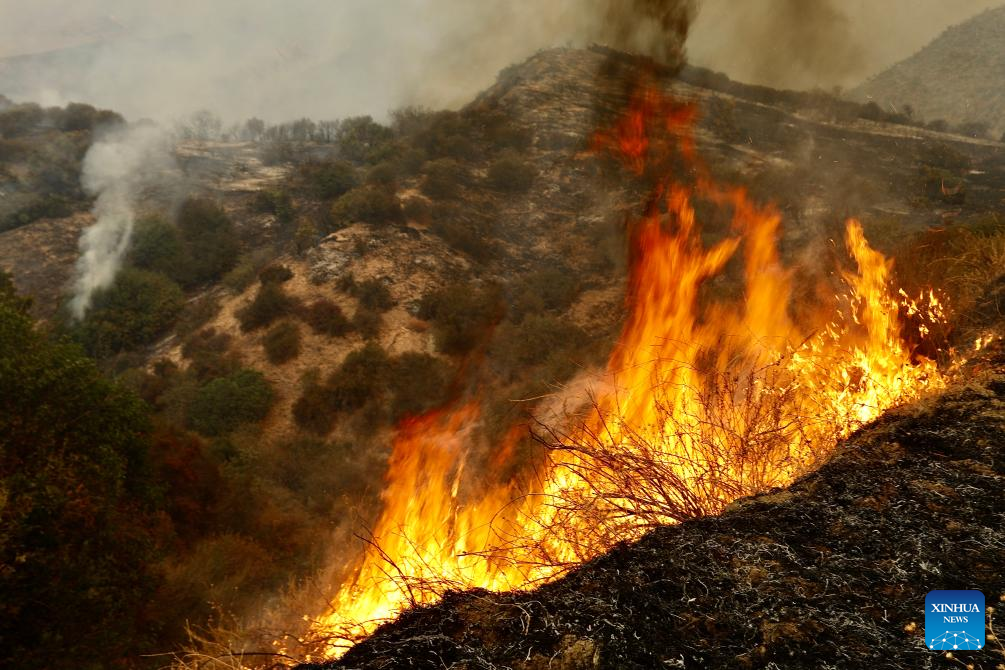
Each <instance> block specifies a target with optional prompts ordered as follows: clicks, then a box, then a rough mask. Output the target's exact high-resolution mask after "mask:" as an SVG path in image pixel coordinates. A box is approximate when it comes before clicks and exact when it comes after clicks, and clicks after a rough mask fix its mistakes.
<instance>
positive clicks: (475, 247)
mask: <svg viewBox="0 0 1005 670" xmlns="http://www.w3.org/2000/svg"><path fill="white" fill-rule="evenodd" d="M431 216H432V223H431V224H430V230H432V231H433V232H434V233H436V234H437V235H438V236H439V237H441V238H442V239H443V241H444V242H446V243H447V244H448V245H449V246H450V247H451V248H453V249H456V250H457V251H460V252H463V253H465V254H467V255H468V256H471V258H473V259H475V260H476V261H478V262H479V263H485V262H488V261H489V260H491V259H492V258H493V257H494V256H495V255H496V253H497V242H496V241H495V240H493V239H492V238H491V237H490V236H489V234H488V231H487V230H486V228H487V226H481V227H480V226H479V223H482V224H484V223H486V222H485V221H484V220H482V221H479V220H478V219H476V218H474V217H472V216H469V215H468V213H467V212H464V211H463V210H462V208H460V207H458V206H456V205H454V204H453V203H442V202H438V203H436V204H435V205H434V206H433V209H432V214H431Z"/></svg>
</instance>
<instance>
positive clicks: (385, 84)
mask: <svg viewBox="0 0 1005 670" xmlns="http://www.w3.org/2000/svg"><path fill="white" fill-rule="evenodd" d="M605 1H606V2H610V1H611V0H551V1H550V2H546V1H544V0H286V1H284V2H280V1H278V0H276V1H274V2H267V1H264V0H173V1H172V2H170V3H165V2H163V1H162V0H158V1H157V2H152V1H149V0H73V1H71V0H62V1H60V0H32V1H31V2H26V1H25V0H0V56H2V55H8V56H9V55H17V54H24V53H39V52H45V51H49V50H53V49H58V48H63V47H68V46H74V45H84V44H94V43H98V44H100V45H101V46H100V47H99V48H94V49H87V50H83V51H80V52H75V53H74V54H73V55H72V56H71V57H69V58H66V59H65V61H61V62H59V63H58V64H57V66H56V68H55V72H56V75H53V74H52V73H53V71H54V70H53V69H52V68H50V69H48V70H45V71H44V72H45V74H44V75H43V74H39V71H37V70H25V68H24V67H21V68H20V69H14V70H12V69H11V67H10V66H7V69H6V70H5V69H4V66H3V65H2V64H0V93H4V92H6V93H8V95H10V94H11V93H13V94H14V96H15V97H17V98H19V99H25V98H32V99H36V100H38V101H40V102H43V103H45V104H62V103H64V102H66V101H68V100H71V99H75V100H86V101H88V102H93V103H94V104H98V105H102V106H106V107H112V108H114V109H116V110H119V111H121V112H123V113H125V114H126V115H127V116H129V117H130V118H138V117H142V116H151V117H159V118H165V117H170V116H175V115H181V114H184V113H186V112H189V111H192V110H194V109H196V108H201V107H206V108H210V109H213V110H214V111H217V112H219V113H221V114H223V115H224V116H226V117H228V118H230V119H235V120H236V119H243V118H246V117H248V116H252V115H256V116H261V117H264V118H266V119H268V120H271V121H276V120H284V119H289V118H294V117H297V116H305V115H306V116H311V117H314V118H334V117H339V116H344V115H347V114H357V113H371V114H374V115H375V116H380V115H382V114H383V113H384V112H386V110H387V109H389V108H392V107H395V106H398V105H401V104H408V103H421V104H426V105H430V106H448V105H456V104H459V103H462V102H464V101H465V100H468V99H470V96H471V95H473V94H474V93H475V92H477V91H478V90H480V89H482V88H484V87H485V86H487V85H489V84H491V82H492V81H493V80H494V77H495V75H496V73H497V72H498V70H499V69H500V68H502V67H505V66H506V65H509V64H510V63H512V62H514V61H517V60H520V59H522V58H524V57H526V56H527V55H529V54H530V53H532V52H533V51H534V50H536V49H538V48H542V47H548V46H556V45H563V44H581V43H584V42H587V41H589V40H591V39H596V35H597V30H598V26H597V25H596V23H597V14H598V11H597V7H598V6H600V5H601V4H602V3H603V2H605ZM666 1H667V2H682V1H684V0H666ZM614 2H615V3H617V2H624V0H614ZM1001 3H1002V0H952V1H951V2H950V1H947V0H881V1H879V0H830V1H829V2H828V1H826V0H740V1H737V0H704V1H703V2H699V4H698V6H699V10H698V13H697V16H696V19H695V20H694V23H693V25H692V30H691V35H690V37H689V40H688V44H687V50H688V53H689V56H690V58H691V60H692V61H693V62H695V63H697V64H701V65H706V66H709V67H712V68H715V69H719V70H723V71H725V72H726V73H728V74H729V75H730V76H732V77H734V78H736V79H740V80H745V81H754V82H757V83H766V84H770V85H776V86H788V87H809V86H824V87H831V86H834V85H842V86H846V87H847V86H850V85H854V84H855V83H857V82H858V81H861V80H862V79H863V78H865V77H866V76H868V75H870V74H873V73H875V72H877V71H879V70H880V69H882V68H884V67H886V66H887V65H890V64H891V63H893V62H895V61H897V60H899V59H901V58H904V57H907V56H909V55H911V54H912V53H914V52H915V51H916V50H917V49H919V48H920V47H922V46H923V45H924V44H925V43H927V42H928V41H929V40H931V39H932V38H933V37H935V36H936V35H937V34H938V33H939V32H941V31H942V30H943V29H944V28H945V27H947V26H948V25H951V24H952V23H956V22H959V21H961V20H964V19H966V18H968V17H969V16H971V15H973V14H975V13H977V12H979V11H981V10H983V9H985V8H987V7H990V6H995V5H998V4H1001Z"/></svg>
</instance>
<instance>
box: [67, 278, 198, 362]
mask: <svg viewBox="0 0 1005 670" xmlns="http://www.w3.org/2000/svg"><path fill="white" fill-rule="evenodd" d="M184 304H185V296H184V294H183V293H182V291H181V289H180V288H179V287H178V285H177V284H175V283H174V282H173V281H171V280H170V279H168V278H167V277H165V276H164V275H161V274H157V273H155V272H147V271H146V270H137V269H135V268H125V269H123V270H122V271H121V272H119V275H118V277H116V279H115V282H114V283H113V284H112V285H111V286H109V287H108V288H105V289H101V290H99V291H96V292H95V294H94V299H93V302H92V304H91V309H90V310H89V311H88V312H87V314H86V315H85V317H84V319H83V321H81V322H80V323H77V324H74V325H73V326H72V327H71V329H72V332H73V333H74V336H75V337H76V339H77V340H78V341H79V342H80V343H81V344H82V345H83V346H84V348H85V349H86V350H87V351H88V353H90V354H91V355H92V356H94V357H96V358H104V357H107V356H110V355H112V354H117V353H120V352H123V351H127V350H129V349H133V348H135V347H138V346H141V345H144V344H149V343H151V342H153V341H154V340H155V339H157V338H158V337H160V336H161V335H163V334H164V333H165V332H166V331H167V330H168V329H169V328H170V327H171V325H172V324H173V323H174V320H175V318H176V317H177V316H178V314H179V313H180V312H181V310H182V307H183V306H184Z"/></svg>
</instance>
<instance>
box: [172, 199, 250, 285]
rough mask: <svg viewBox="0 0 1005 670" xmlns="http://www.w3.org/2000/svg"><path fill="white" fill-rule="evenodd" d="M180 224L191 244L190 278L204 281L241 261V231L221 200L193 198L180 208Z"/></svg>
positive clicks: (189, 281)
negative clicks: (218, 202) (239, 244)
mask: <svg viewBox="0 0 1005 670" xmlns="http://www.w3.org/2000/svg"><path fill="white" fill-rule="evenodd" d="M178 228H179V229H180V231H181V236H182V239H183V240H184V242H185V245H186V247H188V252H189V254H188V255H189V259H190V266H189V273H188V277H187V279H188V281H187V282H186V283H190V284H201V283H204V282H208V281H211V280H214V279H218V278H219V277H221V276H222V275H223V274H224V273H225V272H226V271H227V270H230V269H231V268H232V267H234V265H235V263H236V262H237V252H238V241H237V231H235V230H234V225H233V224H232V223H231V221H230V219H229V218H228V217H227V215H226V213H225V212H224V211H223V209H221V208H220V207H219V206H218V205H217V204H215V203H214V202H212V201H209V200H204V199H196V198H189V199H188V200H186V201H185V202H183V203H182V205H181V208H180V209H179V210H178Z"/></svg>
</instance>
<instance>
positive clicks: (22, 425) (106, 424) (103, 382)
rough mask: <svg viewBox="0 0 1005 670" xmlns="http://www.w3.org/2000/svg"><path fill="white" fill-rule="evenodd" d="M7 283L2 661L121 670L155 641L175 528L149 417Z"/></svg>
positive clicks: (1, 313) (0, 351) (0, 307)
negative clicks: (154, 613)
mask: <svg viewBox="0 0 1005 670" xmlns="http://www.w3.org/2000/svg"><path fill="white" fill-rule="evenodd" d="M3 283H4V282H3V280H2V279H0V426H2V428H0V434H2V437H0V443H2V448H0V453H2V459H3V466H2V468H0V492H2V493H0V501H2V502H0V509H2V511H0V516H2V522H0V528H2V530H0V538H2V539H0V551H2V554H0V555H2V557H3V558H2V560H0V564H2V565H3V568H2V569H0V594H2V596H0V611H2V612H3V614H2V615H0V639H3V640H4V644H3V645H2V647H0V666H2V667H6V668H23V667H26V666H27V667H38V668H68V667H74V666H76V667H91V668H109V667H115V666H117V665H121V664H122V663H123V659H126V658H137V657H138V656H136V655H137V654H141V653H143V652H144V651H147V650H149V649H150V648H152V646H155V645H156V641H155V640H154V639H153V638H154V634H153V633H152V631H151V626H152V623H153V622H152V621H151V620H150V619H148V616H149V614H150V610H149V609H148V605H149V603H150V601H151V600H152V598H153V597H154V593H155V592H156V591H157V589H158V588H159V587H160V581H161V578H160V575H159V573H160V571H159V570H158V569H157V568H156V567H155V566H157V565H159V563H160V560H161V559H162V557H161V556H160V555H159V554H160V549H161V548H162V547H164V546H165V544H162V543H166V542H167V541H168V538H167V537H165V533H164V532H163V530H164V525H163V523H162V521H160V520H159V519H158V517H159V516H160V514H159V512H158V510H157V507H156V505H157V503H158V497H159V493H160V482H159V481H157V480H156V478H155V477H154V476H153V475H152V473H151V468H150V464H149V458H148V454H149V448H150V445H149V439H148V433H149V430H150V423H149V417H148V416H147V413H146V408H145V407H144V405H143V403H142V402H141V401H140V400H139V399H138V398H137V397H136V396H135V395H134V394H132V393H130V392H128V391H126V390H125V389H124V388H122V387H121V386H119V385H118V384H115V383H113V382H111V381H110V380H108V379H106V378H105V377H104V376H103V375H102V374H100V373H99V371H98V369H97V368H96V366H95V365H94V362H93V361H91V360H89V359H88V358H86V357H85V356H84V355H83V354H82V353H81V352H80V350H79V348H78V347H76V346H73V345H71V344H68V343H66V342H58V341H54V340H53V339H52V338H49V337H47V336H46V335H45V333H44V331H43V329H41V328H37V327H36V325H35V324H34V323H33V321H32V320H31V318H30V317H29V316H28V314H27V311H26V307H25V305H24V302H23V301H22V300H21V299H19V298H17V297H16V296H14V295H11V294H8V293H7V291H5V290H4V289H3V288H2V284H3Z"/></svg>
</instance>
